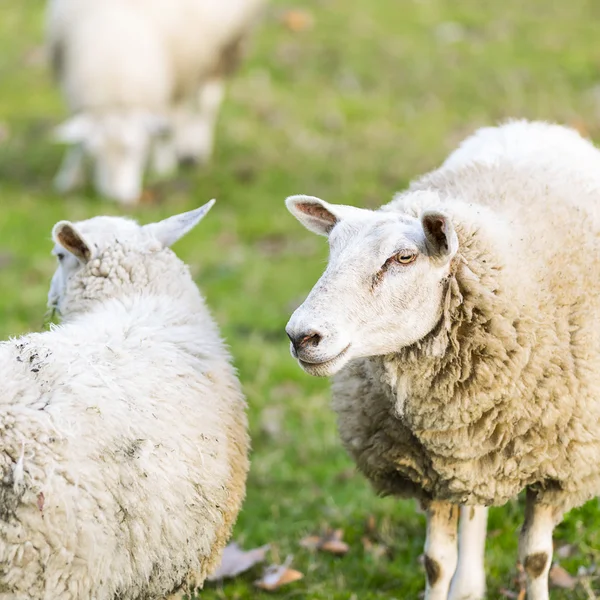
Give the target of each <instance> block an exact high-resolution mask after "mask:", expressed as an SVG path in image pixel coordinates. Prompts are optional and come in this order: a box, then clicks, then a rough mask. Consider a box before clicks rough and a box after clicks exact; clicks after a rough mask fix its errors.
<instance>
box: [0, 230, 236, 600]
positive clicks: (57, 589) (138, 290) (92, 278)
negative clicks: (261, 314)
mask: <svg viewBox="0 0 600 600" xmlns="http://www.w3.org/2000/svg"><path fill="white" fill-rule="evenodd" d="M90 223H92V224H93V223H94V220H92V221H88V222H85V223H83V224H81V225H80V226H79V231H86V239H88V240H89V239H94V240H95V241H98V242H99V241H100V238H101V237H104V242H105V244H104V245H105V247H104V248H103V247H102V244H101V243H98V247H99V248H100V251H99V253H98V254H97V255H96V256H94V257H93V258H92V260H90V261H89V263H88V264H86V265H83V266H79V267H77V268H76V271H75V272H74V274H71V275H70V276H69V278H68V281H67V284H66V286H65V287H64V289H63V291H62V293H63V294H64V297H62V298H61V303H60V305H61V307H62V309H63V311H64V315H65V322H64V324H63V325H61V326H57V327H53V328H52V329H51V330H50V331H48V332H45V333H34V334H30V335H26V336H23V337H21V338H17V339H13V340H10V341H8V342H3V343H0V378H1V379H2V381H3V386H2V391H1V392H0V600H25V599H27V600H76V599H77V600H79V599H81V598H94V600H114V598H116V597H118V598H121V599H123V600H134V599H139V598H142V597H143V598H147V599H157V600H158V599H159V598H162V597H164V596H165V595H167V594H169V593H171V592H172V591H174V590H176V589H179V588H180V587H181V586H182V585H186V584H187V583H189V584H191V585H193V584H198V585H201V584H202V582H203V580H204V577H205V576H206V572H207V570H208V569H209V568H211V567H212V566H213V565H214V562H215V560H217V559H218V556H219V554H220V551H221V550H222V547H223V545H224V543H225V541H226V539H227V537H228V536H229V533H230V528H231V523H232V522H233V521H234V520H235V515H236V514H237V511H238V510H239V504H240V502H241V499H242V496H243V489H244V479H245V472H246V469H247V458H246V450H247V437H246V431H245V401H244V398H243V396H242V394H241V391H240V387H239V383H238V381H237V378H236V375H235V372H234V370H233V368H232V366H231V364H230V357H229V354H228V352H227V350H226V349H225V347H224V345H223V342H222V341H221V339H220V337H219V333H218V330H217V327H216V325H215V323H214V322H213V320H212V318H211V316H210V314H209V312H208V310H207V309H206V307H205V304H204V301H203V299H202V297H201V295H200V293H199V292H198V289H197V288H196V286H195V285H194V283H193V281H192V279H191V276H190V274H189V272H188V270H187V268H186V267H185V265H183V263H181V261H179V259H177V257H176V256H175V255H174V254H173V253H172V252H171V251H170V250H169V249H163V248H161V247H160V244H157V242H156V241H152V240H148V239H146V241H144V242H143V243H142V242H138V245H137V246H135V245H133V246H127V245H126V243H125V242H122V241H119V242H116V241H114V240H111V239H108V238H107V237H106V235H105V234H100V235H98V231H96V233H97V235H96V236H94V235H93V232H92V231H91V229H94V227H92V226H90V225H89V224H90ZM98 223H99V225H100V226H101V225H103V221H102V220H100V221H96V229H98V227H99V226H98ZM109 223H112V224H113V226H114V228H115V229H116V230H117V232H118V231H119V229H120V230H121V234H123V233H125V232H127V231H128V230H130V229H131V230H132V231H133V230H134V229H135V228H137V229H138V230H139V231H142V228H140V227H139V226H137V225H135V224H134V223H133V222H131V221H125V220H123V219H109V220H107V221H106V225H108V224H109ZM86 224H87V227H86ZM117 225H120V226H121V227H120V228H119V227H117ZM101 229H102V227H100V230H101ZM117 235H119V234H117ZM119 237H122V236H121V235H119ZM129 237H132V235H130V236H129Z"/></svg>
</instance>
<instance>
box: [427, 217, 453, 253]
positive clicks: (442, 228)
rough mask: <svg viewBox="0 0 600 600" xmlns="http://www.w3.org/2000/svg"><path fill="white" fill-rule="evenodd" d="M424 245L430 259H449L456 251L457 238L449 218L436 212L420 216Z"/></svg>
mask: <svg viewBox="0 0 600 600" xmlns="http://www.w3.org/2000/svg"><path fill="white" fill-rule="evenodd" d="M421 223H422V225H423V231H424V232H425V243H426V246H427V250H428V252H429V255H430V256H432V257H437V258H443V259H450V258H452V257H453V256H454V255H455V254H456V252H457V251H458V237H457V235H456V232H455V231H454V227H453V226H452V221H450V217H448V215H445V214H444V213H441V212H437V211H426V212H424V213H423V215H422V216H421Z"/></svg>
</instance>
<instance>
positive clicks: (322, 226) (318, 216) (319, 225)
mask: <svg viewBox="0 0 600 600" xmlns="http://www.w3.org/2000/svg"><path fill="white" fill-rule="evenodd" d="M285 205H286V206H287V209H288V210H289V211H290V212H291V213H292V214H293V215H294V216H295V217H296V219H298V221H300V223H302V225H304V227H306V229H308V230H309V231H312V232H313V233H317V234H319V235H329V234H330V233H331V230H332V229H333V228H334V227H335V225H336V224H337V223H338V222H339V217H338V216H337V215H336V214H335V213H334V211H335V207H334V206H333V205H331V204H329V203H328V202H325V201H324V200H321V199H320V198H315V197H314V196H290V197H289V198H287V199H286V201H285Z"/></svg>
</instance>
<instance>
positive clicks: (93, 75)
mask: <svg viewBox="0 0 600 600" xmlns="http://www.w3.org/2000/svg"><path fill="white" fill-rule="evenodd" d="M263 2H264V0H220V1H219V2H216V1H215V0H144V1H141V0H102V2H97V1H95V0H50V1H49V5H48V15H47V38H48V45H49V49H50V55H51V58H52V64H53V67H54V71H55V74H56V76H57V79H58V81H59V83H60V86H61V88H62V91H63V93H64V95H65V97H66V100H67V103H68V106H69V109H70V111H71V112H72V115H73V116H72V117H71V118H70V119H68V120H67V121H66V122H65V123H63V124H62V125H60V126H58V127H57V128H56V130H55V134H54V135H55V139H56V140H57V141H59V142H62V143H66V144H70V145H71V147H70V148H69V149H68V150H67V153H66V155H65V158H64V161H63V164H62V166H61V168H60V171H59V173H58V175H57V177H56V180H55V184H56V187H57V189H58V190H59V191H61V192H66V191H69V190H72V189H73V188H75V187H77V186H78V185H80V184H81V183H83V181H84V179H85V160H86V156H87V157H88V158H90V159H91V160H92V161H93V164H94V182H95V186H96V188H97V190H98V191H99V192H100V193H101V194H103V195H105V196H108V197H112V198H115V199H117V200H119V201H121V202H124V203H135V202H136V201H137V199H138V197H139V196H140V191H141V184H142V178H143V173H144V169H145V167H146V163H147V162H148V161H149V160H151V162H152V166H153V168H154V170H155V171H156V172H158V173H159V174H161V175H165V174H168V173H170V172H171V171H173V170H174V168H175V165H176V162H177V159H179V161H181V162H201V161H202V162H205V161H207V160H208V159H209V158H210V155H211V152H212V147H213V137H214V129H215V123H216V119H217V115H218V112H219V107H220V105H221V101H222V99H223V95H224V79H225V77H227V76H228V75H230V74H231V73H232V72H233V71H234V70H235V68H236V66H237V63H238V62H239V59H240V56H241V53H242V49H243V46H244V43H245V41H246V39H247V36H248V34H249V33H250V30H251V28H252V25H253V23H254V21H255V19H256V16H257V13H258V12H259V9H260V7H261V6H262V4H263Z"/></svg>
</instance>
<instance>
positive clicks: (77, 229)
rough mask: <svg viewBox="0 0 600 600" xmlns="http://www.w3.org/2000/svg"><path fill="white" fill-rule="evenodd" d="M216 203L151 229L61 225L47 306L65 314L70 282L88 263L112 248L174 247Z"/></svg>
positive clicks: (115, 222)
mask: <svg viewBox="0 0 600 600" xmlns="http://www.w3.org/2000/svg"><path fill="white" fill-rule="evenodd" d="M214 203H215V201H214V200H211V201H210V202H208V203H206V204H205V205H204V206H201V207H200V208H197V209H196V210H191V211H189V212H185V213H182V214H179V215H175V216H172V217H169V218H167V219H164V220H163V221H159V222H158V223H150V224H148V225H139V224H138V223H137V222H135V221H133V220H132V219H126V218H123V217H94V218H92V219H88V220H86V221H80V222H78V223H71V222H69V221H60V222H58V223H57V224H56V225H55V226H54V228H53V229H52V239H53V240H54V243H55V245H54V249H53V250H52V253H53V254H54V255H55V256H56V258H57V260H58V267H57V269H56V271H55V273H54V276H53V277H52V282H51V284H50V291H49V293H48V306H49V307H50V308H51V309H54V310H58V311H59V312H60V313H62V314H64V313H65V311H66V310H68V307H66V306H65V292H66V289H67V286H68V284H69V281H70V280H71V279H72V278H73V276H74V275H75V274H76V273H77V272H78V271H79V270H80V269H82V268H83V267H84V266H85V265H86V264H87V263H89V262H90V261H91V260H93V259H94V258H97V257H98V256H100V255H101V254H102V253H103V252H104V251H105V250H107V249H108V248H109V247H110V246H111V245H113V244H117V243H121V244H124V243H125V244H127V246H128V247H139V248H140V250H143V249H144V248H147V247H149V246H150V245H156V244H159V245H160V246H161V247H162V248H168V247H170V246H172V245H173V244H174V243H175V242H177V240H179V239H181V238H182V237H183V236H184V235H185V234H186V233H188V232H189V231H190V230H191V229H193V228H194V227H195V226H196V225H197V224H198V223H199V222H200V221H201V220H202V218H203V217H204V216H205V215H206V213H207V212H208V211H209V210H210V209H211V207H212V206H213V204H214Z"/></svg>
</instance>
